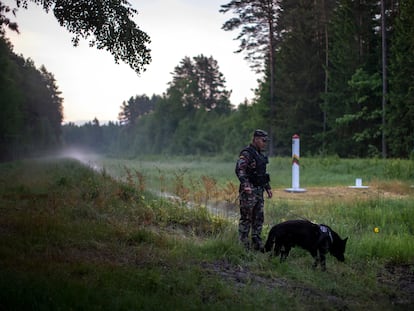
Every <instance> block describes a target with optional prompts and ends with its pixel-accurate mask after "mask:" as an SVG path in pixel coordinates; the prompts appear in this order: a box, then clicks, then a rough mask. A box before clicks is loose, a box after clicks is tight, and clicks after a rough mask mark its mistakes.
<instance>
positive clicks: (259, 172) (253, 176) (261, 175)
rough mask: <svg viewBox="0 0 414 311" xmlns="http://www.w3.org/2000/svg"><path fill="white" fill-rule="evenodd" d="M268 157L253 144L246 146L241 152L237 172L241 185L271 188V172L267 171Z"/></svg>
mask: <svg viewBox="0 0 414 311" xmlns="http://www.w3.org/2000/svg"><path fill="white" fill-rule="evenodd" d="M267 163H269V161H268V159H267V157H266V156H265V155H264V154H262V153H261V152H260V151H258V150H257V149H256V148H255V147H254V146H253V145H249V146H246V147H245V148H243V150H242V151H241V152H240V155H239V159H238V160H237V163H236V168H235V173H236V175H237V177H238V179H239V181H240V186H241V187H243V188H244V187H246V186H249V187H263V188H264V189H270V184H269V182H270V178H269V174H267V173H266V165H267Z"/></svg>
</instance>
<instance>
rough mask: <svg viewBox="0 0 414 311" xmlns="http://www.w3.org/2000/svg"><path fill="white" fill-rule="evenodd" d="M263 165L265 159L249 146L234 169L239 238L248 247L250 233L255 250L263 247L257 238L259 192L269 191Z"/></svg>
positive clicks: (261, 218)
mask: <svg viewBox="0 0 414 311" xmlns="http://www.w3.org/2000/svg"><path fill="white" fill-rule="evenodd" d="M256 132H257V131H256ZM256 132H255V135H256ZM260 133H264V134H263V137H267V133H266V132H264V131H261V132H259V134H260ZM264 135H266V136H264ZM267 163H268V160H267V157H266V156H265V155H263V154H262V153H261V152H260V151H258V150H257V149H256V148H255V147H254V146H253V145H252V144H250V145H249V146H247V147H245V148H244V149H243V150H242V151H241V152H240V156H239V159H238V161H237V163H236V169H235V172H236V175H237V177H238V178H239V180H240V187H239V195H240V220H239V239H240V242H241V243H243V244H244V246H245V247H246V248H249V247H250V243H249V232H250V230H251V238H252V245H253V248H254V249H256V250H259V249H262V247H263V246H262V245H263V244H262V238H261V234H262V227H263V221H264V211H263V210H264V198H263V192H264V191H265V190H266V189H267V190H270V185H269V181H270V179H269V175H268V174H267V173H266V165H267ZM246 187H249V188H251V189H252V192H251V193H247V192H246V191H245V188H246Z"/></svg>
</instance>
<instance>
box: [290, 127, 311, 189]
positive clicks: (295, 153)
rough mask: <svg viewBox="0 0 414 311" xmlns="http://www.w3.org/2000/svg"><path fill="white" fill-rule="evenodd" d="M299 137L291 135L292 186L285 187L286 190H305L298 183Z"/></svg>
mask: <svg viewBox="0 0 414 311" xmlns="http://www.w3.org/2000/svg"><path fill="white" fill-rule="evenodd" d="M299 153H300V138H299V135H297V134H295V135H293V136H292V188H288V189H286V191H287V192H305V191H306V189H303V188H300V185H299V166H300V164H299V162H300V156H299Z"/></svg>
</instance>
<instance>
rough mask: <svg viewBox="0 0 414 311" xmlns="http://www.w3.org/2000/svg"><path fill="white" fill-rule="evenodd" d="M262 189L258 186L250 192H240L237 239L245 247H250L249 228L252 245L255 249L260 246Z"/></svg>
mask: <svg viewBox="0 0 414 311" xmlns="http://www.w3.org/2000/svg"><path fill="white" fill-rule="evenodd" d="M263 191H264V189H263V188H261V187H258V188H254V189H253V191H252V193H246V192H241V193H240V220H239V239H240V242H241V243H243V244H244V246H245V247H246V248H249V247H250V243H249V233H250V230H251V238H252V242H253V247H254V248H255V249H259V248H260V247H262V238H261V234H262V228H263V221H264V211H263V209H264V199H263Z"/></svg>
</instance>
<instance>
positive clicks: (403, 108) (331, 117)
mask: <svg viewBox="0 0 414 311" xmlns="http://www.w3.org/2000/svg"><path fill="white" fill-rule="evenodd" d="M271 2H272V1H271ZM266 3H267V4H268V3H270V2H266ZM272 3H273V4H277V5H275V6H274V7H273V8H275V12H274V13H275V16H277V18H276V19H275V21H274V23H275V25H274V28H273V31H274V33H273V38H274V40H275V42H273V45H272V46H274V49H275V50H274V53H273V54H274V61H273V63H274V79H273V80H272V79H271V75H270V67H269V66H270V63H271V62H270V60H269V56H268V55H269V53H267V54H266V53H265V54H264V56H263V59H260V53H259V54H258V53H256V54H255V53H253V52H258V51H257V50H256V51H255V50H254V49H255V48H257V49H258V48H259V47H260V42H258V41H260V40H258V39H257V38H259V39H261V40H262V41H266V40H265V32H266V31H268V29H267V30H266V29H265V30H264V28H266V27H264V26H265V25H263V24H260V23H261V21H263V19H261V18H262V17H263V14H262V15H260V14H258V13H257V12H258V11H259V12H260V10H265V8H267V9H269V7H264V2H263V1H261V0H250V1H243V2H238V1H231V2H230V3H229V4H228V5H227V6H226V8H227V9H229V8H233V9H236V8H237V9H238V12H241V13H240V15H242V14H244V15H243V16H249V14H257V16H255V18H253V17H251V16H249V17H250V18H249V19H248V20H249V22H250V23H252V21H256V24H249V25H248V26H249V27H247V28H246V29H244V30H243V31H245V33H242V32H241V34H240V36H239V38H243V36H242V35H243V34H244V35H246V34H247V32H248V31H249V32H250V33H249V34H250V35H251V37H254V38H255V39H256V40H257V42H256V41H255V42H253V43H252V44H251V46H249V48H250V50H248V53H247V56H246V58H248V59H249V57H250V59H249V60H251V59H253V60H254V61H253V62H252V66H253V67H255V68H257V62H258V61H259V62H261V63H262V64H264V68H265V71H264V73H265V74H264V78H263V79H262V81H259V86H258V88H257V90H256V97H255V98H254V99H253V101H252V102H251V103H247V102H246V103H242V104H240V105H239V106H238V107H237V108H235V107H232V106H231V105H229V103H228V102H227V101H228V95H229V92H228V91H223V92H222V93H219V94H221V95H220V96H221V97H220V96H219V97H220V98H222V99H223V101H222V103H221V104H213V105H212V104H211V103H215V101H214V100H217V98H215V99H213V98H210V100H209V101H208V100H207V98H206V94H208V90H210V91H211V90H214V89H215V85H216V82H215V80H214V79H211V78H209V79H204V80H202V81H200V80H199V79H200V77H203V76H204V74H205V73H206V72H209V74H210V75H211V76H212V77H214V76H215V75H219V76H220V75H221V74H220V73H219V72H218V68H216V69H217V70H215V69H214V70H212V69H211V68H210V67H209V65H208V63H209V62H213V60H212V59H211V58H210V59H208V58H206V57H204V56H202V55H201V56H197V57H195V58H194V59H189V58H185V59H184V60H183V61H182V63H181V64H180V65H179V66H177V68H176V70H175V72H174V73H173V80H172V82H171V83H170V85H169V88H168V90H167V91H166V93H165V94H163V95H162V96H159V95H156V96H152V98H149V97H148V96H147V95H139V96H136V97H131V98H130V99H129V100H128V101H127V102H125V103H123V105H122V107H121V113H120V118H119V120H120V123H119V124H110V125H108V126H110V127H112V128H117V135H116V140H115V141H110V142H109V141H107V142H103V143H102V148H103V149H106V148H108V147H109V146H111V148H109V149H110V150H112V151H117V152H121V153H123V152H125V153H128V154H130V155H132V156H133V155H138V154H143V153H163V152H164V153H176V154H217V153H232V154H234V153H236V152H238V150H239V149H240V146H242V145H243V144H245V143H247V142H248V140H249V139H250V135H251V132H252V130H253V129H254V128H263V129H265V130H269V129H270V128H271V127H272V128H273V136H272V143H273V144H272V147H273V150H270V152H271V153H272V154H275V155H290V152H291V137H292V135H293V134H299V135H300V137H301V150H302V153H304V154H310V155H320V154H322V155H325V154H335V155H339V156H341V157H376V156H381V154H382V151H383V145H382V142H383V141H382V137H383V135H385V141H386V146H385V147H386V152H387V156H388V157H409V156H411V155H412V153H413V149H414V79H413V76H412V75H413V72H414V0H399V1H397V0H386V1H385V16H386V20H385V24H386V39H387V40H386V44H385V47H386V61H387V75H388V78H387V82H388V83H387V85H386V91H387V93H386V94H387V95H386V96H387V97H386V106H385V109H383V107H382V94H383V85H382V34H381V18H380V16H381V7H380V2H379V1H375V0H365V1H355V0H339V1H324V0H317V1H296V0H289V1H287V0H284V1H273V2H272ZM252 8H255V10H252ZM249 10H251V11H249ZM252 12H253V13H252ZM261 13H263V12H261ZM266 16H268V15H266ZM229 22H231V23H234V24H235V25H238V26H240V24H241V23H243V19H241V18H240V19H230V20H229ZM231 23H230V24H231ZM227 26H228V27H229V28H231V27H230V26H229V24H227ZM255 27H256V28H255ZM253 34H254V35H255V36H253ZM247 39H249V38H248V37H246V40H247ZM246 42H247V41H242V43H241V50H242V49H243V47H245V48H246V47H247V46H248V43H246ZM243 44H244V46H243ZM258 55H259V56H258ZM201 60H202V62H201ZM203 62H204V63H205V64H207V65H202V63H203ZM214 63H215V62H214ZM215 65H217V64H216V63H215ZM217 81H221V82H224V79H220V78H219V79H218V80H217ZM272 83H273V84H272ZM206 86H208V88H206ZM271 86H273V89H274V94H275V95H274V99H273V100H272V99H271V98H270V97H271V93H272V92H271ZM222 90H225V89H222ZM215 105H216V106H215ZM86 128H90V129H91V130H92V129H93V126H92V125H91V124H88V125H86V126H85V128H83V129H81V128H79V129H78V130H79V131H81V130H86ZM67 130H68V131H72V132H75V131H76V129H75V128H74V125H73V124H72V125H70V126H68V127H67ZM95 130H96V129H95ZM102 130H105V131H106V130H107V129H106V128H105V127H103V128H102ZM96 141H97V140H95V142H96Z"/></svg>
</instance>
